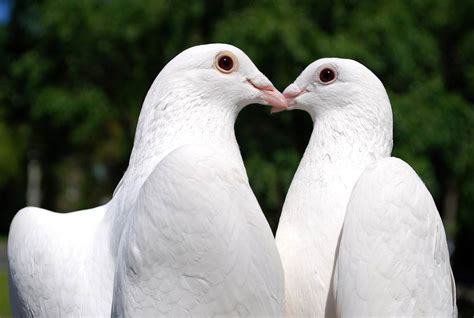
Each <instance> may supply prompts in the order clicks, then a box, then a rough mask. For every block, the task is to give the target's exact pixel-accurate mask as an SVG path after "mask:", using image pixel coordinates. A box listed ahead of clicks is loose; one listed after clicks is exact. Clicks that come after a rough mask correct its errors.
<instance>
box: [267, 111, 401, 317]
mask: <svg viewBox="0 0 474 318" xmlns="http://www.w3.org/2000/svg"><path fill="white" fill-rule="evenodd" d="M356 121H357V118H353V119H352V121H350V120H346V119H345V118H343V117H341V118H335V117H334V118H330V117H325V116H324V115H322V116H319V117H317V118H315V122H314V128H313V133H312V135H311V139H310V142H309V144H308V146H307V148H306V151H305V153H304V156H303V158H302V160H301V162H300V165H299V167H298V170H297V172H296V174H295V176H294V178H293V181H292V183H291V186H290V189H289V191H288V194H287V197H286V200H285V204H284V206H283V211H282V215H281V218H280V223H279V226H278V231H277V235H276V240H277V245H278V249H279V252H280V255H281V258H282V263H283V267H284V269H285V281H286V282H287V284H286V296H285V297H286V310H287V314H288V315H290V316H293V315H294V316H298V315H303V316H305V315H306V316H316V317H322V316H324V315H325V313H329V314H330V313H331V308H333V306H332V303H331V301H332V300H331V299H329V300H328V296H329V295H330V294H331V291H330V286H331V278H332V271H333V266H334V260H335V256H336V248H337V243H338V238H339V234H340V231H341V227H342V224H343V221H344V215H345V209H346V205H347V202H348V199H349V196H350V193H351V191H352V187H353V186H354V184H355V182H356V180H357V178H358V177H359V175H360V174H361V172H362V171H363V169H364V168H365V167H366V166H367V165H368V164H369V163H370V162H372V161H374V160H377V159H378V158H381V157H386V156H389V155H390V151H391V144H392V138H391V126H390V125H388V126H390V127H388V126H387V129H382V128H381V127H371V126H370V124H367V123H366V124H365V125H364V124H359V123H357V122H356ZM352 128H353V130H352V131H350V129H352ZM379 128H380V129H379ZM308 277H311V278H310V279H308ZM302 294H304V295H309V296H308V298H307V299H302V298H301V297H300V296H299V295H302ZM327 306H328V307H327ZM326 310H328V311H327V312H326Z"/></svg>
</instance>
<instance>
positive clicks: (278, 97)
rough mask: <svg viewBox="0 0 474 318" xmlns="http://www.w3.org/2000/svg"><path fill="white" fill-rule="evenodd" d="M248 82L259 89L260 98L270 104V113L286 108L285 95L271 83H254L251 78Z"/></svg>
mask: <svg viewBox="0 0 474 318" xmlns="http://www.w3.org/2000/svg"><path fill="white" fill-rule="evenodd" d="M248 82H249V83H250V84H251V85H252V86H253V87H255V88H256V89H258V90H259V91H260V93H261V96H260V98H261V99H262V100H263V102H264V103H266V104H267V105H271V106H272V111H271V112H272V113H275V112H281V111H283V110H285V109H287V108H288V104H287V103H286V99H285V97H284V96H283V94H282V93H280V91H278V90H277V89H276V88H275V87H274V86H273V85H271V84H268V83H256V81H251V80H249V81H248Z"/></svg>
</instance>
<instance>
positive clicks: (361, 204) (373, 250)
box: [334, 158, 457, 317]
mask: <svg viewBox="0 0 474 318" xmlns="http://www.w3.org/2000/svg"><path fill="white" fill-rule="evenodd" d="M334 286H335V297H336V303H337V312H338V316H342V317H354V316H429V317H452V316H456V315H457V309H456V304H455V299H456V298H455V284H454V280H453V278H452V272H451V267H450V263H449V254H448V248H447V243H446V236H445V232H444V228H443V223H442V221H441V218H440V216H439V213H438V211H437V209H436V206H435V203H434V201H433V198H432V197H431V194H430V193H429V191H428V190H427V188H426V187H425V185H424V184H423V182H422V181H421V180H420V178H419V177H418V175H417V174H416V173H415V171H413V169H412V168H411V167H410V166H409V165H407V164H406V163H405V162H403V161H402V160H400V159H397V158H385V159H382V160H379V161H377V162H375V163H373V164H371V165H370V166H368V167H367V169H366V170H365V171H364V172H363V173H362V175H361V176H360V178H359V180H358V182H357V183H356V185H355V187H354V189H353V191H352V195H351V198H350V200H349V203H348V206H347V213H346V216H345V221H344V226H343V231H342V236H341V240H340V247H339V252H338V259H337V264H336V269H335V277H334Z"/></svg>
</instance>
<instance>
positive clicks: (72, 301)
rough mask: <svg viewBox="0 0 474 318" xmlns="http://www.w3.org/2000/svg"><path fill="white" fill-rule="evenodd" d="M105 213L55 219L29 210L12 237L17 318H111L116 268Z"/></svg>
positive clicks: (19, 217)
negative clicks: (104, 226) (103, 317)
mask: <svg viewBox="0 0 474 318" xmlns="http://www.w3.org/2000/svg"><path fill="white" fill-rule="evenodd" d="M104 212H105V207H98V208H95V209H91V210H84V211H79V212H74V213H67V214H61V213H53V212H51V211H48V210H44V209H40V208H33V207H28V208H24V209H22V210H20V211H19V212H18V213H17V215H16V216H15V218H14V220H13V222H12V224H11V227H10V233H9V236H8V261H9V279H10V281H9V284H10V297H11V303H12V307H13V313H14V315H15V316H16V317H58V316H81V315H82V316H100V315H107V313H110V303H111V299H112V293H111V285H112V282H113V265H112V262H111V255H110V253H108V246H107V242H108V241H107V240H105V239H104V238H105V235H106V234H105V233H103V232H102V231H98V225H99V224H100V221H101V220H102V217H103V215H104Z"/></svg>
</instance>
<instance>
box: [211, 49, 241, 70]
mask: <svg viewBox="0 0 474 318" xmlns="http://www.w3.org/2000/svg"><path fill="white" fill-rule="evenodd" d="M214 67H215V68H216V69H217V70H218V71H219V72H221V73H224V74H229V73H232V72H234V71H236V70H238V69H239V60H238V59H237V56H235V55H234V53H232V52H229V51H222V52H220V53H219V54H217V55H216V60H215V62H214Z"/></svg>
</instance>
